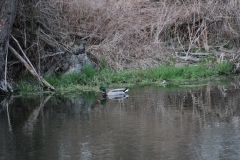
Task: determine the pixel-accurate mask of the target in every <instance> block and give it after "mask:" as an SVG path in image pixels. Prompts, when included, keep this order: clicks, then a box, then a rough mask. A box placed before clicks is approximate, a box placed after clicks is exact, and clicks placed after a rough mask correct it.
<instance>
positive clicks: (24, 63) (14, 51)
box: [9, 45, 55, 90]
mask: <svg viewBox="0 0 240 160" xmlns="http://www.w3.org/2000/svg"><path fill="white" fill-rule="evenodd" d="M9 49H10V50H11V52H12V53H13V54H14V55H15V56H16V57H17V58H18V59H19V60H20V61H21V62H22V63H23V65H24V66H25V67H26V68H27V69H28V70H29V72H30V73H31V74H32V75H33V76H35V77H37V78H38V79H39V81H40V82H41V85H43V84H44V85H45V86H47V87H49V88H50V89H51V90H55V88H54V87H53V86H52V85H50V84H49V83H48V82H47V81H46V80H45V79H44V78H42V77H41V76H39V75H38V74H37V73H36V72H35V70H34V69H33V68H32V67H31V66H30V65H29V64H28V63H27V62H26V61H25V60H24V59H23V58H22V57H21V56H20V55H19V54H18V52H17V51H16V50H15V49H14V48H13V47H12V46H11V45H9Z"/></svg>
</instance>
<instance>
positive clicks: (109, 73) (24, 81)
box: [15, 62, 233, 93]
mask: <svg viewBox="0 0 240 160" xmlns="http://www.w3.org/2000/svg"><path fill="white" fill-rule="evenodd" d="M232 74H233V67H232V65H231V64H230V63H229V62H225V63H221V64H216V65H215V66H212V67H209V66H206V65H201V64H198V65H192V66H187V67H186V66H181V67H174V66H167V65H165V66H159V67H155V68H147V69H141V70H123V71H115V70H113V69H110V68H109V67H102V68H100V69H95V68H93V67H92V66H88V65H86V66H84V67H83V69H82V73H81V74H70V75H59V76H49V77H45V79H46V80H47V81H48V82H49V83H50V84H51V85H53V86H54V87H55V89H56V92H76V91H78V92H79V91H95V90H96V89H98V87H99V86H101V85H104V86H106V87H108V88H111V87H121V86H122V87H125V86H127V87H131V86H134V85H145V84H155V85H162V82H163V81H164V80H165V81H167V82H168V84H173V85H189V84H199V83H200V81H204V80H206V79H213V80H215V79H217V78H219V77H224V76H227V75H232ZM15 88H17V91H18V92H21V93H31V92H36V91H39V92H41V91H42V90H43V89H42V88H41V87H40V84H39V82H37V81H36V80H35V79H33V78H31V77H30V76H26V75H23V76H22V78H20V80H19V81H18V82H17V83H16V85H15Z"/></svg>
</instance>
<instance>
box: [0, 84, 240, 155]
mask: <svg viewBox="0 0 240 160" xmlns="http://www.w3.org/2000/svg"><path fill="white" fill-rule="evenodd" d="M128 94H129V97H128V98H126V99H123V100H109V99H107V101H101V99H100V98H101V96H99V95H97V94H96V93H84V94H83V93H82V94H79V95H67V94H63V95H44V96H43V95H41V96H31V97H20V96H19V97H17V96H15V97H0V98H1V107H0V159H1V160H5V159H6V160H8V159H18V160H26V159H34V160H38V159H39V160H43V159H54V160H57V159H59V160H68V159H69V160H70V159H74V160H76V159H81V160H99V159H104V160H105V159H110V160H113V159H122V160H125V159H127V160H135V159H143V160H145V159H151V160H153V159H158V160H159V159H164V160H166V159H170V160H171V159H172V160H175V159H178V160H188V159H194V160H204V159H206V160H209V159H214V160H218V159H219V160H220V159H223V160H226V159H231V160H235V159H236V160H237V159H240V93H239V82H232V83H231V84H229V85H218V84H215V85H206V86H204V87H198V88H190V89H186V88H185V89H183V88H181V87H179V88H172V87H166V88H164V87H161V86H159V87H157V86H147V87H135V88H130V91H129V92H128Z"/></svg>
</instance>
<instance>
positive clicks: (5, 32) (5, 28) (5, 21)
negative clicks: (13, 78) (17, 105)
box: [0, 0, 19, 94]
mask: <svg viewBox="0 0 240 160" xmlns="http://www.w3.org/2000/svg"><path fill="white" fill-rule="evenodd" d="M18 2H19V0H0V94H1V93H6V92H11V91H12V89H11V87H10V85H9V84H8V82H7V80H6V75H5V74H6V71H5V64H6V55H7V52H8V45H9V36H10V34H11V31H12V26H13V22H14V20H15V17H16V13H17V6H18Z"/></svg>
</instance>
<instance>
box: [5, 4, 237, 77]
mask: <svg viewBox="0 0 240 160" xmlns="http://www.w3.org/2000/svg"><path fill="white" fill-rule="evenodd" d="M239 10H240V2H239V1H238V0H228V1H227V0H226V1H218V0H208V1H205V0H187V1H185V0H184V1H183V0H171V1H169V0H155V1H154V0H153V1H150V0H41V1H38V0H33V1H22V3H21V5H20V9H19V14H18V16H17V20H16V22H15V26H14V30H13V36H14V37H15V38H16V39H18V41H19V42H20V43H21V46H22V47H23V49H24V51H25V52H26V54H27V56H28V57H29V58H30V59H31V61H32V62H33V65H34V66H35V68H36V69H37V71H38V72H41V73H45V72H47V71H48V69H49V68H50V67H51V66H52V64H55V66H54V67H55V69H56V71H59V72H61V69H59V68H61V66H62V65H63V64H62V62H63V61H62V60H63V59H64V57H65V56H64V55H65V54H68V52H69V51H70V49H71V46H72V45H73V44H74V42H75V38H76V37H80V38H81V39H84V40H86V41H87V52H88V55H89V57H90V59H92V60H93V61H94V63H96V64H98V63H99V62H100V61H104V62H106V63H107V64H108V65H109V66H110V67H112V68H115V69H117V70H121V69H126V68H146V67H153V66H158V65H161V64H163V63H166V62H167V63H172V60H171V59H174V58H176V57H178V58H180V59H182V60H189V59H190V61H194V60H193V59H194V58H198V57H199V55H200V54H201V53H202V54H203V55H204V56H206V54H205V53H207V55H209V54H211V55H213V56H216V57H217V58H220V57H222V58H226V57H229V58H231V59H234V61H236V62H238V56H237V55H238V54H239V48H238V46H239V45H240V42H239V40H240V39H239V37H240V16H239V14H240V13H239ZM11 43H14V42H11ZM13 45H14V44H13ZM196 53H199V54H197V55H198V56H193V55H194V54H196ZM236 57H237V58H236ZM9 65H10V66H12V67H13V69H14V70H15V72H17V71H19V70H21V69H22V68H21V65H20V64H19V63H18V62H16V61H14V60H13V61H11V62H9Z"/></svg>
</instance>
